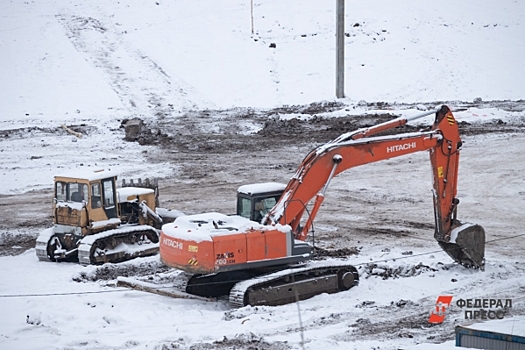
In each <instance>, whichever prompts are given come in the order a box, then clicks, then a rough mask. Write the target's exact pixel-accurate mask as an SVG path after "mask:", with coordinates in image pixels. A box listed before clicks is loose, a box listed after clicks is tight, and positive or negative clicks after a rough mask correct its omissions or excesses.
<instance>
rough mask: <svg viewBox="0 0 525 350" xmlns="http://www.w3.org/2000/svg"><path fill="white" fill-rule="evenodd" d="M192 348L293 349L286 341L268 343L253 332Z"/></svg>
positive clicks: (197, 349)
mask: <svg viewBox="0 0 525 350" xmlns="http://www.w3.org/2000/svg"><path fill="white" fill-rule="evenodd" d="M189 349H190V350H208V349H217V350H221V349H224V350H226V349H246V350H265V349H272V350H273V349H275V350H285V349H291V347H290V346H289V345H288V344H287V343H286V342H280V341H279V342H275V343H268V342H266V341H265V340H264V338H262V337H259V336H257V335H255V334H253V333H249V334H239V335H236V336H235V337H233V338H231V339H230V338H227V337H224V338H223V339H222V340H217V341H214V342H213V343H211V344H206V343H205V344H198V345H192V346H190V348H189Z"/></svg>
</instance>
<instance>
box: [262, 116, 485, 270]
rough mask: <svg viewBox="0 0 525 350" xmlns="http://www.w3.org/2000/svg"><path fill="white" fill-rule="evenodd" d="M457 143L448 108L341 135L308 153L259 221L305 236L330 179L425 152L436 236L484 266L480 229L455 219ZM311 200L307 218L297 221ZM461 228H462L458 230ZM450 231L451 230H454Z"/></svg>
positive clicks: (455, 254) (461, 259) (465, 259)
mask: <svg viewBox="0 0 525 350" xmlns="http://www.w3.org/2000/svg"><path fill="white" fill-rule="evenodd" d="M434 113H435V120H434V123H433V125H432V127H431V128H430V130H428V131H422V132H412V133H405V134H395V135H386V136H373V135H376V134H378V133H380V132H384V131H388V130H390V129H393V128H395V127H398V126H402V125H405V124H406V123H407V122H408V121H410V120H415V119H418V118H422V117H426V116H428V115H430V114H434ZM461 146H462V141H461V138H460V135H459V130H458V126H457V123H456V120H455V118H454V116H453V114H452V112H451V111H450V109H449V108H448V107H447V106H442V107H441V108H440V109H438V110H435V111H431V112H427V113H423V114H420V115H418V116H414V117H412V118H397V119H394V120H392V121H389V122H385V123H382V124H378V125H376V126H372V127H370V128H364V129H360V130H357V131H354V132H350V133H346V134H343V135H341V136H340V137H338V138H337V139H335V140H333V141H331V142H328V143H326V144H324V145H322V146H320V147H318V148H316V149H314V150H313V151H312V152H310V153H309V154H308V155H307V156H306V157H305V158H304V160H303V162H302V164H301V166H300V167H299V168H298V170H297V171H296V173H295V175H294V176H293V177H292V179H291V180H290V182H289V183H288V185H287V187H286V188H285V190H284V192H283V195H282V196H281V198H280V200H279V202H277V204H276V205H275V206H274V208H273V209H272V210H271V211H270V212H269V213H268V215H267V217H266V218H265V220H264V221H263V222H264V223H266V224H276V223H279V224H281V225H290V226H291V227H292V230H293V231H294V232H296V238H298V239H300V240H305V239H306V237H307V235H308V232H309V229H310V227H311V223H312V222H313V220H314V219H315V215H316V213H317V210H318V209H319V207H320V205H321V203H322V201H323V198H324V193H325V192H326V188H327V187H328V185H329V183H330V180H331V179H332V178H333V177H335V176H337V175H338V174H340V173H341V172H343V171H346V170H348V169H350V168H353V167H357V166H360V165H363V164H369V163H373V162H378V161H381V160H385V159H390V158H394V157H399V156H402V155H406V154H410V153H415V152H419V151H426V150H428V151H429V153H430V161H431V165H432V176H433V186H434V188H433V197H434V213H435V223H436V231H435V235H434V237H435V239H436V240H437V241H438V242H439V244H440V246H441V247H442V248H443V249H444V250H445V251H446V252H447V253H448V254H449V255H450V256H451V257H452V258H453V259H454V260H455V261H456V262H458V263H461V264H463V265H465V266H474V267H478V268H481V269H483V268H484V250H485V248H484V244H485V233H484V230H483V228H482V227H481V226H479V225H472V224H468V225H463V224H462V223H461V222H460V221H458V220H457V219H456V210H457V204H458V203H459V200H458V199H457V198H456V194H457V180H458V166H459V153H460V149H461ZM312 199H314V205H313V208H312V211H311V213H310V217H309V218H308V220H307V221H306V224H305V225H304V226H303V227H300V221H301V219H302V216H303V214H304V212H305V210H306V205H307V204H308V203H309V202H310V201H311V200H312ZM461 227H463V229H461ZM453 233H454V234H453Z"/></svg>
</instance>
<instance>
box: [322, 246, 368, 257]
mask: <svg viewBox="0 0 525 350" xmlns="http://www.w3.org/2000/svg"><path fill="white" fill-rule="evenodd" d="M359 251H360V250H359V248H357V247H351V248H341V249H334V250H328V249H323V248H318V247H314V256H315V257H316V258H325V257H334V258H340V257H345V256H350V255H357V254H359Z"/></svg>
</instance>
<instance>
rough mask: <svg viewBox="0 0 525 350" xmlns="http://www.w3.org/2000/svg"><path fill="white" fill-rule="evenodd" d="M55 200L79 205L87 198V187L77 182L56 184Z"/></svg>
mask: <svg viewBox="0 0 525 350" xmlns="http://www.w3.org/2000/svg"><path fill="white" fill-rule="evenodd" d="M56 191H57V200H65V201H70V202H77V203H81V202H82V201H83V200H86V199H87V198H88V189H87V186H86V185H84V184H81V183H77V182H68V183H66V182H58V183H57V188H56Z"/></svg>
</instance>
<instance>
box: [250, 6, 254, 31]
mask: <svg viewBox="0 0 525 350" xmlns="http://www.w3.org/2000/svg"><path fill="white" fill-rule="evenodd" d="M250 17H251V20H252V36H253V0H251V1H250Z"/></svg>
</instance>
